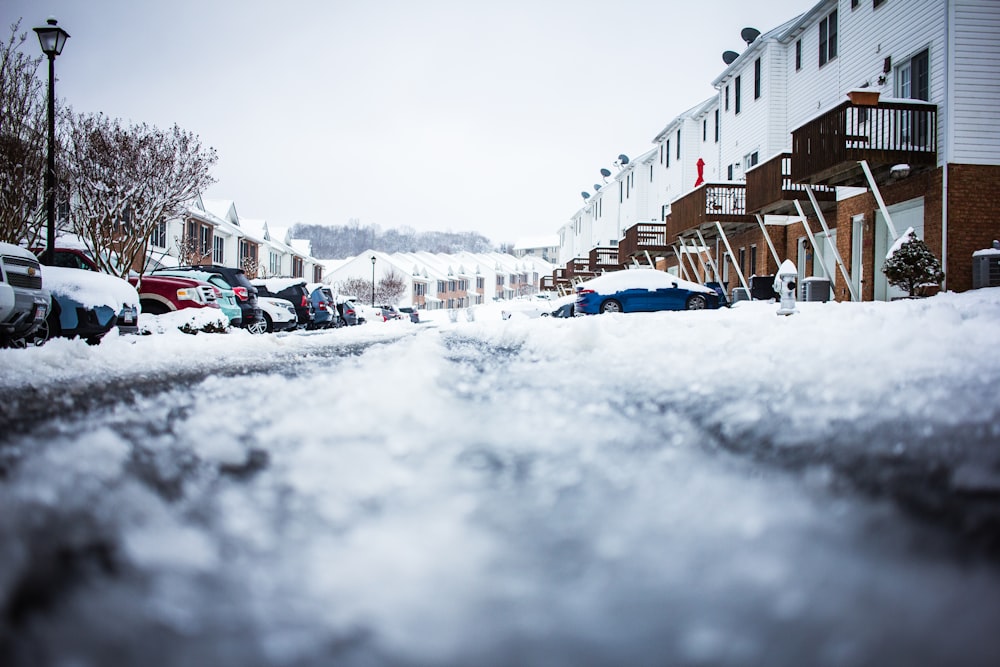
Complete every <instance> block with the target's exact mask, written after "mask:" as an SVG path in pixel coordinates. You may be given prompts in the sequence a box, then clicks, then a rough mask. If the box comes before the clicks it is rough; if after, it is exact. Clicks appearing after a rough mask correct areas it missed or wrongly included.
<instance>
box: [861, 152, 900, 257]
mask: <svg viewBox="0 0 1000 667" xmlns="http://www.w3.org/2000/svg"><path fill="white" fill-rule="evenodd" d="M859 163H860V164H861V168H862V169H863V170H864V172H865V177H866V178H867V179H868V185H870V186H871V189H872V194H873V195H875V201H877V202H878V207H879V210H880V211H882V216H883V217H884V218H885V225H886V227H888V228H889V233H890V234H891V235H892V240H893V242H895V241H896V239H898V238H899V234H898V233H896V226H895V225H894V224H892V216H890V215H889V209H887V208H886V206H885V200H884V199H882V191H881V190H879V189H878V183H876V182H875V177H874V176H873V175H872V170H871V167H869V166H868V160H860V161H859Z"/></svg>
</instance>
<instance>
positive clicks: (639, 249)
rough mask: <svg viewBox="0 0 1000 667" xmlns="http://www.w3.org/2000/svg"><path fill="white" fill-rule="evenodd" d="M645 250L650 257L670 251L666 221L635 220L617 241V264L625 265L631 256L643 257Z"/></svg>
mask: <svg viewBox="0 0 1000 667" xmlns="http://www.w3.org/2000/svg"><path fill="white" fill-rule="evenodd" d="M668 220H669V216H668ZM647 252H648V253H649V254H650V256H651V257H656V256H657V255H659V256H663V255H665V254H667V253H669V252H670V246H669V245H668V244H667V223H663V222H637V223H636V224H634V225H632V226H631V227H629V228H628V229H626V230H625V237H624V238H623V239H622V240H621V241H620V242H619V243H618V264H619V266H627V265H628V264H629V263H630V262H631V259H632V258H633V257H643V256H645V254H646V253H647Z"/></svg>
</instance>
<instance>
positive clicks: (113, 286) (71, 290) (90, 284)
mask: <svg viewBox="0 0 1000 667" xmlns="http://www.w3.org/2000/svg"><path fill="white" fill-rule="evenodd" d="M42 285H43V286H44V287H45V289H47V290H49V291H51V292H53V293H56V294H63V295H65V296H67V297H69V298H71V299H73V300H74V301H78V302H79V303H80V305H82V306H83V307H85V308H95V307H97V306H111V307H113V308H114V310H115V312H116V313H117V312H118V311H120V310H121V309H122V308H123V307H125V306H126V305H127V306H138V305H139V293H138V292H136V290H135V288H134V287H132V285H130V284H129V282H128V281H127V280H122V279H121V278H118V277H116V276H112V275H108V274H107V273H97V272H96V271H85V270H82V269H67V268H63V267H61V266H46V267H44V268H43V269H42Z"/></svg>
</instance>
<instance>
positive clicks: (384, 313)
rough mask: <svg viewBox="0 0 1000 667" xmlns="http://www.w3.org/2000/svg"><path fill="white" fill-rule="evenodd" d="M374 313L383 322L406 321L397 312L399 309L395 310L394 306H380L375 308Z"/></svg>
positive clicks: (402, 315)
mask: <svg viewBox="0 0 1000 667" xmlns="http://www.w3.org/2000/svg"><path fill="white" fill-rule="evenodd" d="M375 311H376V312H377V313H378V315H379V316H380V317H381V318H382V321H383V322H388V321H390V320H403V319H407V316H406V315H404V314H403V313H401V312H399V309H398V308H396V306H391V305H385V304H382V305H378V306H375Z"/></svg>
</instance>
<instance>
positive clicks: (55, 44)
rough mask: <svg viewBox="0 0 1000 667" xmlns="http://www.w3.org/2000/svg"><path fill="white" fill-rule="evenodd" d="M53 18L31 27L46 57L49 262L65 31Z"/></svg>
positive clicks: (52, 251) (48, 258)
mask: <svg viewBox="0 0 1000 667" xmlns="http://www.w3.org/2000/svg"><path fill="white" fill-rule="evenodd" d="M57 24H58V22H57V21H56V20H55V19H51V18H50V19H49V20H48V21H47V22H46V25H44V26H41V27H39V28H35V32H36V33H38V42H39V43H40V44H41V45H42V53H44V54H45V55H47V56H48V57H49V156H48V157H49V159H48V165H47V166H46V169H45V213H46V216H47V225H46V241H45V261H44V262H43V263H44V264H52V262H53V260H54V259H55V244H56V56H58V55H59V54H60V53H62V50H63V47H64V46H65V45H66V40H67V39H68V38H69V33H68V32H66V31H65V30H63V29H62V28H60V27H59V26H58V25H57Z"/></svg>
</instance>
